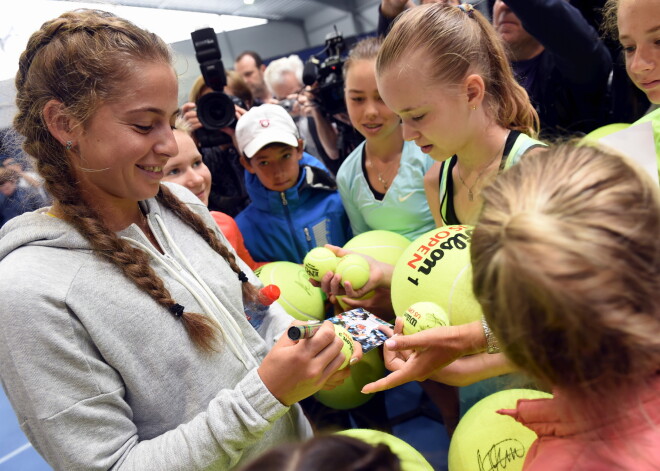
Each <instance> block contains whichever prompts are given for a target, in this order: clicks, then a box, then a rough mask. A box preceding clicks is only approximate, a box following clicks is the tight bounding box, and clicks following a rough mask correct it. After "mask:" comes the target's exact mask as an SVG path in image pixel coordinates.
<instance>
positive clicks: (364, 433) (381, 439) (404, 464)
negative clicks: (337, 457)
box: [335, 428, 433, 471]
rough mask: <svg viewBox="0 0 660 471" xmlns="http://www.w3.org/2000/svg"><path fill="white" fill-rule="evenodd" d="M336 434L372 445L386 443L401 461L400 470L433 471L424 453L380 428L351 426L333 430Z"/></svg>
mask: <svg viewBox="0 0 660 471" xmlns="http://www.w3.org/2000/svg"><path fill="white" fill-rule="evenodd" d="M335 433H336V434H338V435H346V436H348V437H353V438H357V439H358V440H362V441H363V442H366V443H369V444H371V445H373V446H378V445H380V444H381V443H383V444H385V445H387V446H388V447H389V448H390V450H392V453H394V454H395V455H396V456H397V457H398V458H399V460H400V461H401V470H402V471H433V466H431V463H429V462H428V461H427V460H426V458H424V455H422V454H421V453H420V452H419V451H417V450H416V449H415V448H413V447H412V445H410V444H409V443H408V442H406V441H404V440H402V439H400V438H399V437H396V436H394V435H391V434H389V433H387V432H382V431H380V430H372V429H364V428H352V429H348V430H341V431H339V432H335Z"/></svg>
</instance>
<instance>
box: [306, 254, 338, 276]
mask: <svg viewBox="0 0 660 471" xmlns="http://www.w3.org/2000/svg"><path fill="white" fill-rule="evenodd" d="M337 261H338V258H337V256H336V255H335V254H334V252H333V251H332V250H330V249H327V248H325V247H316V248H313V249H312V250H310V251H309V252H307V255H305V259H304V260H303V266H304V267H305V271H306V272H307V274H308V275H309V277H310V278H311V279H313V280H316V281H321V278H323V275H325V274H326V273H327V272H329V271H335V269H336V268H337Z"/></svg>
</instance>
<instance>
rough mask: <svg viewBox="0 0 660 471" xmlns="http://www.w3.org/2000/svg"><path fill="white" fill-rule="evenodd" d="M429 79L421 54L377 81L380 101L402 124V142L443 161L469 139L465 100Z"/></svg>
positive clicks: (382, 75) (455, 88)
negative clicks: (403, 140)
mask: <svg viewBox="0 0 660 471" xmlns="http://www.w3.org/2000/svg"><path fill="white" fill-rule="evenodd" d="M425 77H432V74H431V73H430V71H429V67H428V65H427V61H426V60H424V57H423V56H422V55H421V54H417V55H414V56H413V57H411V58H409V59H407V60H406V65H405V66H403V67H402V66H400V64H396V63H395V64H392V66H391V67H389V68H388V69H386V70H385V71H384V72H383V73H382V74H380V75H379V76H378V78H377V80H378V89H379V90H380V94H381V96H382V97H383V101H384V102H385V104H386V105H387V106H388V108H390V109H391V110H392V111H393V112H394V113H396V114H397V115H398V116H399V117H400V118H401V120H402V131H403V138H404V139H405V140H406V141H413V140H414V141H415V144H417V145H418V146H419V147H421V149H422V152H424V153H425V154H429V155H430V156H431V157H432V158H433V159H434V160H437V161H443V160H446V159H448V158H449V157H451V156H452V155H454V154H456V153H458V152H459V151H460V149H461V148H462V147H463V146H464V145H465V142H466V140H467V139H468V132H469V126H468V112H469V106H468V103H467V98H466V97H464V96H463V95H462V94H461V93H459V88H458V87H449V86H446V85H444V84H441V83H438V82H437V81H433V80H431V79H426V78H425Z"/></svg>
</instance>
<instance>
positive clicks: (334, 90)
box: [303, 27, 346, 116]
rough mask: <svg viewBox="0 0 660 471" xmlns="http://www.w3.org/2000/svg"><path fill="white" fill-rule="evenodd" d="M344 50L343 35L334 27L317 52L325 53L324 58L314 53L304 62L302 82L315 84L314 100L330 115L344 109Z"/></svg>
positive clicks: (341, 111) (342, 111)
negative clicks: (322, 46)
mask: <svg viewBox="0 0 660 471" xmlns="http://www.w3.org/2000/svg"><path fill="white" fill-rule="evenodd" d="M345 50H346V43H345V41H344V37H343V36H342V34H341V33H340V32H339V31H337V28H336V27H335V31H334V32H332V33H329V34H328V35H327V37H326V39H325V47H324V48H323V50H321V52H319V54H323V53H325V54H326V58H325V59H324V60H322V61H321V60H320V59H319V58H318V57H317V56H316V55H314V56H312V57H310V58H309V60H308V61H307V62H306V63H305V68H304V69H303V83H304V84H305V85H313V84H314V83H316V84H317V86H316V88H314V89H313V93H314V95H315V99H316V102H317V103H318V105H319V107H320V109H321V111H323V112H324V113H325V114H327V115H330V116H332V115H334V114H336V113H344V112H345V111H346V102H345V101H344V77H343V68H344V62H345V61H346V58H345V57H342V54H343V52H344V51H345Z"/></svg>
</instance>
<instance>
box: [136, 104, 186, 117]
mask: <svg viewBox="0 0 660 471" xmlns="http://www.w3.org/2000/svg"><path fill="white" fill-rule="evenodd" d="M180 112H181V108H177V109H176V111H174V113H172V114H171V117H175V116H176V115H178V114H179V113H180ZM128 113H129V114H137V113H154V114H157V115H159V116H164V115H165V112H164V111H163V110H161V109H160V108H154V107H153V106H145V107H144V108H136V109H134V110H128Z"/></svg>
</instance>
